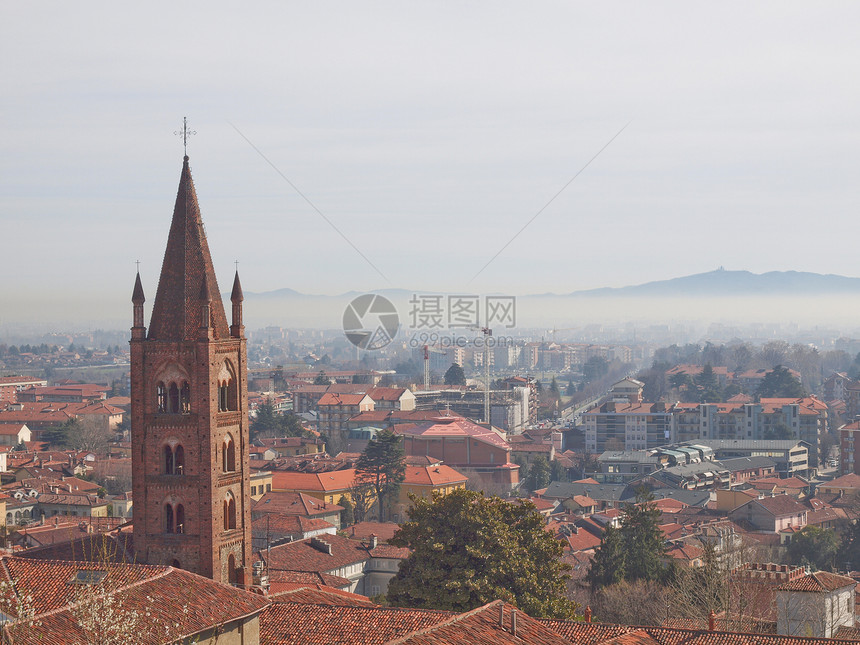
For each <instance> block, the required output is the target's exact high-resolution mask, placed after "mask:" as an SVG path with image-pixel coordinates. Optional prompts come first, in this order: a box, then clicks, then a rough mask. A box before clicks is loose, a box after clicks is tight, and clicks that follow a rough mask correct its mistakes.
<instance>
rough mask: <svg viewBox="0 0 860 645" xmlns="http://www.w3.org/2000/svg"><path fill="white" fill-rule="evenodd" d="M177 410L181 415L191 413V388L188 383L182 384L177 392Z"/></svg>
mask: <svg viewBox="0 0 860 645" xmlns="http://www.w3.org/2000/svg"><path fill="white" fill-rule="evenodd" d="M179 408H180V411H181V412H182V414H188V413H189V412H191V387H189V385H188V381H185V382H183V383H182V388H181V389H180V390H179Z"/></svg>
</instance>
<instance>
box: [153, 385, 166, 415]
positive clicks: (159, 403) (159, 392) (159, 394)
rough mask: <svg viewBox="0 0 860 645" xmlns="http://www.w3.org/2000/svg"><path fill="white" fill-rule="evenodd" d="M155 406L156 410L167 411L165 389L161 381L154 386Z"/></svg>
mask: <svg viewBox="0 0 860 645" xmlns="http://www.w3.org/2000/svg"><path fill="white" fill-rule="evenodd" d="M155 407H156V411H158V412H167V389H166V388H165V387H164V383H161V382H159V383H158V385H156V386H155Z"/></svg>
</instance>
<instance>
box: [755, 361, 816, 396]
mask: <svg viewBox="0 0 860 645" xmlns="http://www.w3.org/2000/svg"><path fill="white" fill-rule="evenodd" d="M755 394H756V398H757V399H763V398H764V399H770V398H784V399H799V398H800V397H802V396H804V395H805V392H804V391H803V386H802V385H801V384H800V381H798V380H797V379H796V378H794V376H792V375H791V372H789V371H788V368H787V367H783V366H782V365H777V366H776V367H774V368H773V369H772V370H771V371H770V372H768V373H767V374H765V375H764V378H763V379H762V380H761V383H760V384H759V386H758V389H757V390H756V393H755Z"/></svg>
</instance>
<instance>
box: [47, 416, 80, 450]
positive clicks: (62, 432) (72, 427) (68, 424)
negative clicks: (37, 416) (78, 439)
mask: <svg viewBox="0 0 860 645" xmlns="http://www.w3.org/2000/svg"><path fill="white" fill-rule="evenodd" d="M79 425H80V421H78V420H77V419H66V421H65V422H63V423H62V424H60V425H57V426H51V427H50V428H47V429H46V430H44V431H43V432H42V440H43V441H47V442H48V443H49V444H51V446H52V447H54V448H66V447H68V446H69V434H70V433H73V434H74V433H77V432H78V426H79Z"/></svg>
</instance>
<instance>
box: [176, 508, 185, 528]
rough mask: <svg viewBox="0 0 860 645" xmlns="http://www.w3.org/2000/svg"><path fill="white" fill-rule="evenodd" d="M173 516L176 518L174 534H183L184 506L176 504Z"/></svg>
mask: <svg viewBox="0 0 860 645" xmlns="http://www.w3.org/2000/svg"><path fill="white" fill-rule="evenodd" d="M174 515H175V516H176V517H175V520H176V533H185V506H183V505H182V504H177V505H176V509H175V510H174Z"/></svg>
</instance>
